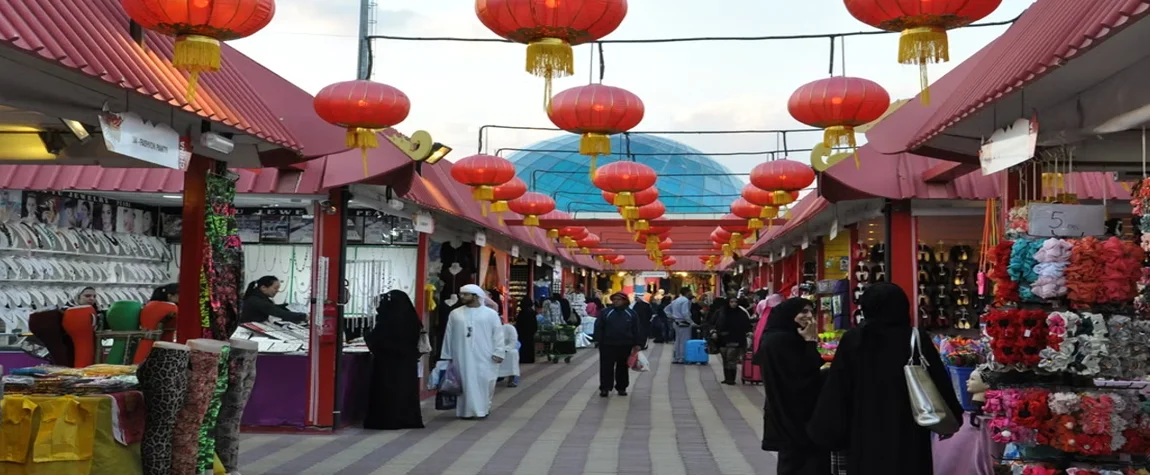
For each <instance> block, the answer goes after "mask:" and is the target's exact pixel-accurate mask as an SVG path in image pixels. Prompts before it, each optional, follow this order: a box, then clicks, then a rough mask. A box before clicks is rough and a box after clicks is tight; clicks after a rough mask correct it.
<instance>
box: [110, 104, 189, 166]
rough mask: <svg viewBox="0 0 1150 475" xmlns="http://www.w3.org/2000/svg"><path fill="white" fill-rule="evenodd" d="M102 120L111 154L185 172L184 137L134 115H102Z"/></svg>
mask: <svg viewBox="0 0 1150 475" xmlns="http://www.w3.org/2000/svg"><path fill="white" fill-rule="evenodd" d="M99 119H100V130H101V131H102V135H103V136H104V146H105V147H107V148H108V151H109V152H114V153H118V154H120V155H124V156H127V157H131V158H135V159H137V160H143V161H145V162H148V163H152V164H155V165H160V166H162V167H168V168H174V169H177V170H180V169H183V168H182V167H181V164H180V155H181V153H180V134H179V133H177V132H176V131H175V130H172V128H171V127H168V126H167V125H166V124H160V123H155V124H153V123H149V122H147V121H145V120H144V119H141V118H140V116H138V115H136V114H133V113H131V112H102V113H100V115H99ZM189 158H190V154H189ZM185 167H186V166H185Z"/></svg>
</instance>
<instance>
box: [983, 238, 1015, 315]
mask: <svg viewBox="0 0 1150 475" xmlns="http://www.w3.org/2000/svg"><path fill="white" fill-rule="evenodd" d="M1013 247H1014V241H1002V242H1000V243H998V245H996V246H994V248H993V249H991V250H990V262H991V264H993V267H992V268H991V269H990V274H989V277H990V280H991V281H992V282H994V303H995V305H1005V304H1008V303H1012V302H1017V301H1018V283H1017V282H1014V281H1013V280H1010V272H1009V268H1010V253H1011V250H1012V249H1013Z"/></svg>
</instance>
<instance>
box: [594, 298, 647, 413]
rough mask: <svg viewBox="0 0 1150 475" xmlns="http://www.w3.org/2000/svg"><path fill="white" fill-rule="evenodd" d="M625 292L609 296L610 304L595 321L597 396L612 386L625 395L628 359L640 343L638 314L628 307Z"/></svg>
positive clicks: (608, 390)
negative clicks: (597, 346)
mask: <svg viewBox="0 0 1150 475" xmlns="http://www.w3.org/2000/svg"><path fill="white" fill-rule="evenodd" d="M630 303H631V300H630V299H628V298H627V295H626V294H623V293H621V292H620V293H615V294H612V295H611V307H610V308H607V309H606V310H603V313H601V314H600V315H599V318H598V319H596V320H595V341H596V342H598V344H599V397H607V396H608V395H609V394H610V393H611V389H612V388H613V389H615V390H616V391H618V392H619V395H620V396H626V395H627V386H629V385H630V384H631V375H630V373H629V371H630V368H629V367H628V366H627V359H628V358H630V357H631V354H632V353H634V352H637V351H639V349H640V348H641V347H642V346H643V342H644V336H643V330H642V327H641V326H640V322H639V316H638V315H637V314H636V313H635V310H633V309H631V308H630Z"/></svg>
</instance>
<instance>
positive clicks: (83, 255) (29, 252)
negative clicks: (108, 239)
mask: <svg viewBox="0 0 1150 475" xmlns="http://www.w3.org/2000/svg"><path fill="white" fill-rule="evenodd" d="M12 254H16V255H21V254H23V255H24V256H25V257H30V256H34V255H45V256H60V257H72V258H80V259H90V260H94V261H104V260H113V261H131V262H140V263H145V262H146V263H151V264H163V263H167V262H168V260H167V259H163V258H157V257H137V256H124V255H120V254H94V253H88V252H73V251H54V250H51V249H21V248H0V256H3V255H12Z"/></svg>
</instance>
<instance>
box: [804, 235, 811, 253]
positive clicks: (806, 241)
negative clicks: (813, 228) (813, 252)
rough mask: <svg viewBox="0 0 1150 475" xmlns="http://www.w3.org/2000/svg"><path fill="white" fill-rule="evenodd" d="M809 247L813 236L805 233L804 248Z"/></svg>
mask: <svg viewBox="0 0 1150 475" xmlns="http://www.w3.org/2000/svg"><path fill="white" fill-rule="evenodd" d="M808 247H811V236H810V235H808V234H803V250H804V251H805V250H807V248H808Z"/></svg>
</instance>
